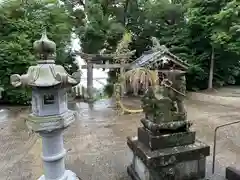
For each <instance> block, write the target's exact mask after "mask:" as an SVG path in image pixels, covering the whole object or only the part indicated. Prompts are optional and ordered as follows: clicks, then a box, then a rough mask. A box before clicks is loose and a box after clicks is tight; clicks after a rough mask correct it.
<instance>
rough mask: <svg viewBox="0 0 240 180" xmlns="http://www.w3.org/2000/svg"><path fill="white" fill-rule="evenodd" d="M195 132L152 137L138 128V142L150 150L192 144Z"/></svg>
mask: <svg viewBox="0 0 240 180" xmlns="http://www.w3.org/2000/svg"><path fill="white" fill-rule="evenodd" d="M195 134H196V133H195V132H179V133H173V134H162V135H158V136H156V135H153V134H152V133H151V132H150V131H148V130H147V129H145V128H142V127H141V128H138V140H139V141H140V142H141V143H143V144H144V145H145V146H147V147H149V148H150V149H151V150H156V149H163V148H169V147H175V146H183V145H189V144H193V143H194V142H195Z"/></svg>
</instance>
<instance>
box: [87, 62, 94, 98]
mask: <svg viewBox="0 0 240 180" xmlns="http://www.w3.org/2000/svg"><path fill="white" fill-rule="evenodd" d="M87 92H88V100H89V102H91V101H93V63H92V62H91V61H88V62H87Z"/></svg>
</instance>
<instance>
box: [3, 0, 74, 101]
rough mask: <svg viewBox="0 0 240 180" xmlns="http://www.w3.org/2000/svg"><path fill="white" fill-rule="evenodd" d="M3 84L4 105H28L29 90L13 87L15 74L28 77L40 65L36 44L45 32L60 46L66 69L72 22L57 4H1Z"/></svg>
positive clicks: (59, 56) (46, 0) (51, 0)
mask: <svg viewBox="0 0 240 180" xmlns="http://www.w3.org/2000/svg"><path fill="white" fill-rule="evenodd" d="M0 12H1V13H0V22H1V23H0V37H1V39H0V49H1V51H0V61H1V65H0V77H1V79H0V84H1V86H2V87H3V88H4V90H5V91H4V93H3V101H4V102H9V103H17V104H26V103H28V100H29V98H30V96H29V95H30V91H29V90H27V89H15V88H13V87H12V86H11V84H10V81H9V77H10V75H11V74H14V73H17V74H24V73H26V72H27V68H28V67H29V66H30V65H32V64H35V63H36V57H35V55H34V52H33V42H34V41H36V40H38V39H40V37H41V33H42V31H43V29H44V28H47V31H48V37H49V38H50V39H52V40H53V41H55V43H56V44H57V60H58V61H57V63H61V64H63V65H66V64H65V63H64V61H65V60H66V59H67V58H68V55H67V54H68V51H69V49H70V46H69V44H70V40H71V31H72V23H71V22H72V18H71V17H70V16H69V15H68V13H67V11H66V8H65V6H64V5H61V4H59V3H58V1H57V0H44V1H37V0H32V1H27V2H24V1H18V0H11V1H7V2H2V3H1V4H0Z"/></svg>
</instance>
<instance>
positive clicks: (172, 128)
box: [141, 119, 192, 135]
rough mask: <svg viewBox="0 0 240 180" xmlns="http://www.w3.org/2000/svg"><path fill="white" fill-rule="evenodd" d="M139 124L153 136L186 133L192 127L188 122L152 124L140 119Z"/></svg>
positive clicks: (149, 121)
mask: <svg viewBox="0 0 240 180" xmlns="http://www.w3.org/2000/svg"><path fill="white" fill-rule="evenodd" d="M141 122H142V124H143V126H144V127H145V128H146V129H148V130H149V131H151V132H152V133H153V134H155V135H157V134H166V133H178V132H186V131H188V129H189V127H190V126H191V125H192V123H191V122H190V121H171V122H164V123H154V122H152V121H151V120H148V119H141Z"/></svg>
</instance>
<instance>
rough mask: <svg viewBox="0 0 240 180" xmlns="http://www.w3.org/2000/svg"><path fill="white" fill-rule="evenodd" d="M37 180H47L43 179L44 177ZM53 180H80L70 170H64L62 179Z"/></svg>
mask: <svg viewBox="0 0 240 180" xmlns="http://www.w3.org/2000/svg"><path fill="white" fill-rule="evenodd" d="M38 180H47V179H46V178H45V176H44V175H42V176H41V177H40V178H39V179H38ZM55 180H81V179H80V178H78V177H77V175H76V174H75V173H74V172H72V171H70V170H66V171H65V174H64V176H63V177H61V178H60V179H55Z"/></svg>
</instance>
